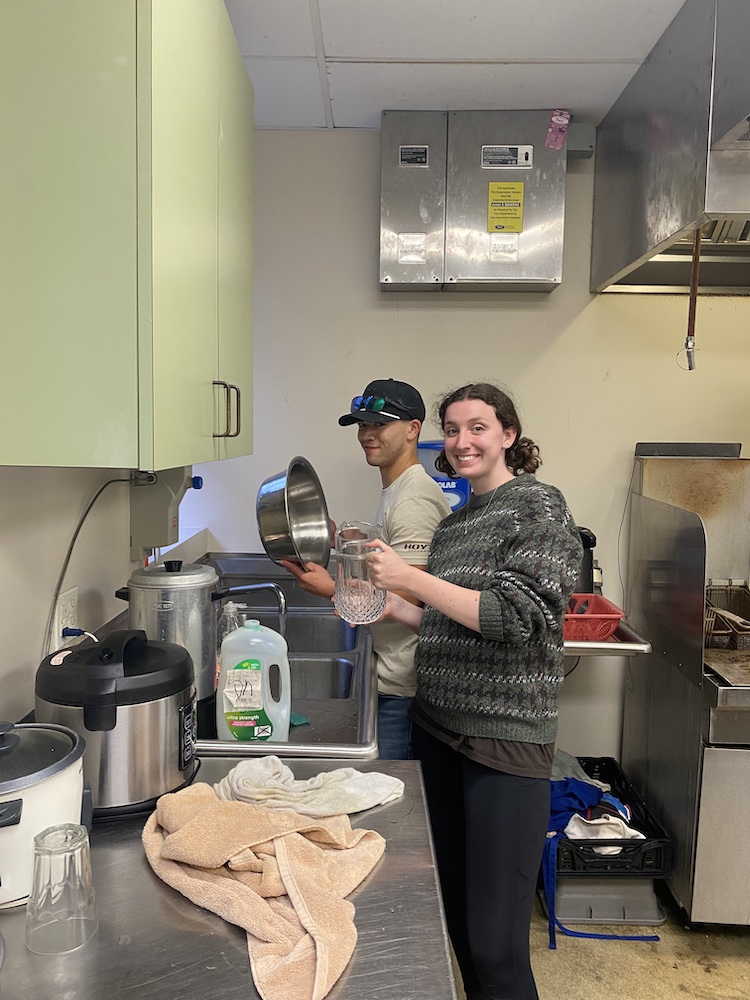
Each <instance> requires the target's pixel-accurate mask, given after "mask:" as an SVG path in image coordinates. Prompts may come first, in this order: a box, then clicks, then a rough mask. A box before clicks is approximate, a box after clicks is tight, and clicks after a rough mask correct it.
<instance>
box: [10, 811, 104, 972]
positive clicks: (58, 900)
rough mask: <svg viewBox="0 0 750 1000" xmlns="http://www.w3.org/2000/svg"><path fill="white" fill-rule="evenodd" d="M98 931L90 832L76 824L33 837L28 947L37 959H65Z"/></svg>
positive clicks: (65, 825)
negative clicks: (62, 957)
mask: <svg viewBox="0 0 750 1000" xmlns="http://www.w3.org/2000/svg"><path fill="white" fill-rule="evenodd" d="M97 927H98V921H97V917H96V903H95V899H94V885H93V880H92V877H91V855H90V851H89V835H88V831H87V830H86V827H85V826H80V825H79V824H77V823H61V824H60V825H59V826H50V827H47V829H46V830H43V831H42V832H41V833H38V834H37V835H36V836H35V837H34V867H33V874H32V882H31V895H30V896H29V901H28V903H27V904H26V947H27V948H28V949H29V951H33V952H34V953H35V954H37V955H64V954H66V953H67V952H69V951H75V949H76V948H80V947H81V946H82V945H84V944H85V943H86V942H87V941H88V940H89V939H90V938H92V937H93V936H94V934H95V933H96V930H97Z"/></svg>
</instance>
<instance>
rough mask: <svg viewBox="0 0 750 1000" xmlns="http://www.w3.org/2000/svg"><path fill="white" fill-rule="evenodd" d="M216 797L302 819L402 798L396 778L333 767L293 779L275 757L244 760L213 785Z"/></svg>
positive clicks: (357, 809)
mask: <svg viewBox="0 0 750 1000" xmlns="http://www.w3.org/2000/svg"><path fill="white" fill-rule="evenodd" d="M213 788H214V791H215V792H216V794H217V795H218V796H219V798H220V799H227V800H229V801H231V800H232V799H236V800H237V801H238V802H255V803H257V804H258V805H261V806H266V807H267V808H268V809H293V810H294V811H295V812H298V813H303V814H304V815H305V816H339V815H341V814H342V813H355V812H362V810H364V809H372V807H373V806H382V805H387V804H388V803H389V802H395V800H396V799H400V798H401V796H402V795H403V794H404V783H403V781H401V779H400V778H394V777H392V776H391V775H390V774H382V773H381V772H379V771H357V770H355V769H354V768H353V767H338V768H336V769H335V770H334V771H321V772H320V773H319V774H316V775H314V776H313V777H312V778H307V779H306V780H298V779H297V778H295V777H294V772H293V771H292V769H291V768H289V767H287V765H286V764H284V763H283V761H281V760H280V758H278V757H274V756H268V757H248V758H246V759H245V760H241V761H240V762H239V763H238V764H236V765H235V766H234V767H233V768H232V770H231V771H230V772H229V773H228V774H227V775H226V777H224V778H222V779H221V781H219V782H218V783H217V784H215V785H214V786H213Z"/></svg>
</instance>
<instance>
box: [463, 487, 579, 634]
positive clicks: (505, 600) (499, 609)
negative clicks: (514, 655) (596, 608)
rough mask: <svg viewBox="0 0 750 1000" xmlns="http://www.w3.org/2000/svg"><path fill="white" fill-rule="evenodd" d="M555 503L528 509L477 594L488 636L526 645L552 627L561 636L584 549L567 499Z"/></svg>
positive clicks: (480, 624) (483, 631)
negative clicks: (542, 508) (534, 509)
mask: <svg viewBox="0 0 750 1000" xmlns="http://www.w3.org/2000/svg"><path fill="white" fill-rule="evenodd" d="M560 500H561V501H562V498H561V497H560ZM555 506H557V505H552V506H550V505H549V504H547V505H546V509H544V510H537V511H535V512H533V513H532V512H529V514H530V515H531V516H529V517H528V518H524V519H523V520H522V521H521V523H519V524H518V525H517V531H516V533H515V535H514V538H513V540H512V541H511V542H510V543H509V544H508V545H507V546H503V549H502V554H501V555H500V556H499V558H498V562H497V565H496V567H495V569H494V572H493V574H492V577H491V579H490V580H488V581H487V585H486V587H485V588H484V589H483V590H482V592H481V594H480V598H479V628H480V632H481V634H482V636H483V637H484V638H486V639H493V640H496V641H499V642H504V643H516V644H526V643H528V642H534V641H537V640H539V639H541V638H543V635H544V634H546V635H547V636H549V634H550V632H552V633H553V634H554V633H557V634H558V635H560V633H561V629H562V616H563V614H564V611H565V607H566V605H567V603H568V600H569V599H570V594H571V591H572V589H573V587H574V585H575V581H576V579H577V578H578V574H579V572H580V569H581V558H582V554H583V548H582V545H581V539H580V535H579V532H578V529H577V528H576V526H575V524H574V523H573V518H572V516H571V515H570V512H569V511H568V509H567V507H566V506H565V504H564V502H561V503H560V505H559V508H558V509H557V510H555V509H554V507H555Z"/></svg>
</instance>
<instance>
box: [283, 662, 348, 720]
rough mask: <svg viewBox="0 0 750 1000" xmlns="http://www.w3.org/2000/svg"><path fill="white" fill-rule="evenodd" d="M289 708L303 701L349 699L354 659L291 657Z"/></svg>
mask: <svg viewBox="0 0 750 1000" xmlns="http://www.w3.org/2000/svg"><path fill="white" fill-rule="evenodd" d="M289 670H290V672H291V675H292V707H294V705H295V703H298V702H299V701H300V699H303V698H313V699H316V700H320V699H325V698H351V697H352V687H353V682H354V678H355V676H356V657H344V656H290V657H289Z"/></svg>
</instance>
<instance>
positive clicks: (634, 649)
mask: <svg viewBox="0 0 750 1000" xmlns="http://www.w3.org/2000/svg"><path fill="white" fill-rule="evenodd" d="M563 648H564V650H565V655H566V656H632V655H633V654H634V653H650V652H651V643H650V642H649V641H648V640H647V639H643V638H642V637H641V636H640V635H638V634H637V633H635V632H633V631H632V629H629V628H628V626H627V625H624V624H620V625H618V627H617V629H616V631H615V633H614V635H612V636H610V638H609V639H607V640H605V641H604V642H569V641H567V640H566V641H565V642H564V643H563Z"/></svg>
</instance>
